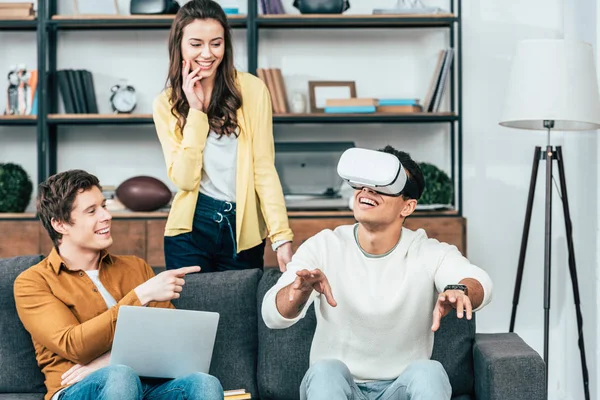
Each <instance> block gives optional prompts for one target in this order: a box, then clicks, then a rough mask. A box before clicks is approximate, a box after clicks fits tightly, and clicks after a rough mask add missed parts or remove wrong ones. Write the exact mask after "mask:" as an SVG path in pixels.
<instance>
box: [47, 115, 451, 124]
mask: <svg viewBox="0 0 600 400" xmlns="http://www.w3.org/2000/svg"><path fill="white" fill-rule="evenodd" d="M456 120H458V116H457V115H456V114H453V113H410V114H409V113H406V114H390V113H380V114H274V115H273V122H274V123H277V124H343V123H366V124H369V123H370V124H375V123H411V124H415V123H444V122H453V121H456ZM48 123H50V124H54V125H140V124H153V123H154V122H153V120H152V115H151V114H49V115H48Z"/></svg>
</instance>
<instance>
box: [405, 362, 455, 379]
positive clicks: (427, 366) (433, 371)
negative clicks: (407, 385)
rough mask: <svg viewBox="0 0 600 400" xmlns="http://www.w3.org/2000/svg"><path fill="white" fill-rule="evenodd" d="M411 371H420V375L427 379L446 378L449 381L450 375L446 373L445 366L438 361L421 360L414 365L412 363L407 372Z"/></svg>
mask: <svg viewBox="0 0 600 400" xmlns="http://www.w3.org/2000/svg"><path fill="white" fill-rule="evenodd" d="M408 370H411V371H413V370H414V371H415V372H417V371H418V374H419V375H420V376H425V377H430V378H433V377H436V376H438V377H445V378H446V379H448V374H447V373H446V370H445V369H444V366H443V365H442V364H441V363H440V362H439V361H436V360H419V361H414V362H412V363H410V365H409V366H408V368H407V371H408Z"/></svg>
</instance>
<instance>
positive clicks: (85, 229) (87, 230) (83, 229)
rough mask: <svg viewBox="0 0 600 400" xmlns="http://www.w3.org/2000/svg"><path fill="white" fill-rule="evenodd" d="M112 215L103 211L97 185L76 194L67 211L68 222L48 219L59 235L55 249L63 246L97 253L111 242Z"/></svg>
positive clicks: (103, 204)
mask: <svg viewBox="0 0 600 400" xmlns="http://www.w3.org/2000/svg"><path fill="white" fill-rule="evenodd" d="M111 220H112V216H111V215H110V213H109V212H108V211H107V210H106V199H105V198H104V196H103V195H102V192H101V191H100V189H99V188H98V187H97V186H93V187H91V188H90V189H88V190H84V191H80V192H79V193H78V194H77V197H76V198H75V202H74V203H73V208H72V211H71V223H70V224H69V223H67V222H61V221H56V220H52V226H53V227H54V229H55V230H56V231H57V232H59V233H61V234H62V239H61V242H60V245H59V248H60V247H62V246H67V247H69V248H71V249H77V250H79V251H83V252H86V251H100V250H104V249H106V248H108V247H109V246H110V245H111V244H112V242H113V239H112V236H111V234H110V225H111Z"/></svg>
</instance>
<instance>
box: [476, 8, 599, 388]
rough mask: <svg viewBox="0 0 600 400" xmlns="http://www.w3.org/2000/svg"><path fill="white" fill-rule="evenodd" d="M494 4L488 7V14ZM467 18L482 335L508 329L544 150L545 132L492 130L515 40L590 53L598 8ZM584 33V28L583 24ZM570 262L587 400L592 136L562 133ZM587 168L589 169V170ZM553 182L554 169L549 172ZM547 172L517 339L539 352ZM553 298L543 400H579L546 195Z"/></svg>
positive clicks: (592, 339)
mask: <svg viewBox="0 0 600 400" xmlns="http://www.w3.org/2000/svg"><path fill="white" fill-rule="evenodd" d="M492 5H494V6H495V7H492ZM465 11H466V15H465V26H466V28H467V29H466V31H465V39H464V40H465V48H466V49H467V50H466V51H467V52H468V53H467V56H466V59H465V70H466V71H467V73H466V76H469V77H471V79H466V80H465V100H466V101H465V118H466V124H465V148H464V157H465V158H464V162H465V164H464V168H465V179H464V187H465V214H466V216H467V218H468V220H469V228H468V229H469V233H470V234H469V235H468V249H469V256H470V258H471V259H472V260H473V261H475V262H478V263H480V264H481V265H482V266H483V267H484V268H486V269H487V270H488V271H489V272H490V274H491V275H492V278H493V280H494V283H495V289H496V292H495V297H494V300H493V302H492V304H491V305H490V306H489V307H488V309H487V310H486V312H485V313H480V314H481V315H478V329H479V331H480V332H497V331H505V330H507V329H508V326H509V321H510V314H511V307H512V296H513V288H514V282H515V276H516V267H517V262H518V255H519V247H520V242H521V235H522V229H523V220H524V214H525V205H526V200H527V194H528V187H529V179H530V174H531V162H532V157H533V148H534V146H536V145H539V146H542V147H543V146H545V145H546V137H545V133H544V132H539V133H536V132H531V131H519V130H513V129H506V128H503V127H499V126H498V125H497V121H498V120H499V119H500V116H501V113H502V107H503V99H504V91H505V90H504V88H505V87H506V84H507V78H508V73H509V68H510V62H511V58H512V54H513V51H514V49H515V45H516V43H517V41H519V40H521V39H528V38H560V37H566V38H572V39H579V40H585V41H587V42H591V43H592V44H593V45H594V46H595V45H596V38H595V14H596V10H595V4H593V2H585V1H575V2H572V1H568V2H567V1H564V2H563V1H542V0H539V1H529V2H518V3H517V2H512V3H510V2H509V3H506V2H489V1H488V2H469V6H468V7H466V10H465ZM584 21H585V22H588V23H589V24H590V25H591V28H585V29H584V28H583V22H584ZM552 138H553V139H552V144H554V145H562V146H563V150H564V157H565V170H566V179H567V187H568V195H569V202H570V209H571V219H572V222H573V228H574V234H573V236H574V242H575V259H576V261H577V269H578V277H579V286H580V292H581V300H582V306H581V308H582V312H583V316H584V337H585V340H586V343H585V344H586V346H587V349H586V350H587V351H586V355H587V358H588V368H589V372H590V377H591V379H590V380H591V390H592V391H591V393H592V396H591V397H592V398H597V390H598V389H597V385H596V381H595V379H594V377H596V376H597V372H596V371H597V351H596V347H597V346H596V342H597V334H596V325H597V313H596V307H597V306H596V298H595V296H596V295H595V293H596V288H597V284H596V279H595V276H596V272H595V270H596V251H595V248H594V246H595V245H596V231H597V226H598V224H597V218H596V216H595V213H594V212H592V213H590V210H595V209H596V204H597V199H598V197H597V193H596V191H595V190H594V191H592V193H591V194H590V193H585V190H586V189H589V187H590V182H596V180H597V179H596V174H597V171H596V167H595V166H596V165H597V160H598V155H597V154H596V150H595V149H596V148H597V139H596V132H587V133H586V132H581V133H579V132H577V133H568V134H567V133H564V134H563V133H561V132H558V133H556V134H553V136H552ZM590 166H594V167H593V168H591V169H590V168H589V167H590ZM554 176H555V180H556V182H557V183H558V171H557V169H556V164H555V169H554ZM544 190H545V185H544V164H543V163H542V164H540V171H539V175H538V181H537V187H536V197H535V201H534V212H533V217H532V223H531V229H530V236H529V246H528V252H527V258H526V263H525V273H524V277H523V287H522V290H521V298H520V301H519V307H518V313H517V322H516V328H515V330H516V332H517V333H519V334H520V335H521V336H522V337H523V338H524V339H525V340H526V341H527V342H528V343H529V344H530V345H531V346H533V347H534V348H535V349H536V350H537V351H538V352H539V353H540V354H543V323H544V318H543V316H544V313H543V278H544V275H543V251H544V248H543V246H544V242H543V234H544ZM553 202H554V208H553V217H552V218H553V235H552V246H553V248H552V260H553V263H552V290H551V313H550V355H549V364H550V376H549V382H550V384H549V387H550V393H549V398H550V399H580V398H583V389H582V382H581V365H580V358H579V351H578V347H577V330H576V319H575V308H574V305H573V295H572V288H571V282H570V277H569V272H568V264H567V249H566V241H565V227H564V218H563V214H562V208H561V207H562V205H561V202H560V198H559V195H558V191H557V189H556V187H555V188H554V189H553Z"/></svg>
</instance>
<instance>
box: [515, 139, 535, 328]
mask: <svg viewBox="0 0 600 400" xmlns="http://www.w3.org/2000/svg"><path fill="white" fill-rule="evenodd" d="M540 158H541V147H539V146H536V147H535V150H534V152H533V163H532V167H531V180H530V182H529V195H528V196H527V208H526V210H525V222H524V224H523V236H522V238H521V250H520V252H519V265H518V267H517V279H516V281H515V290H514V295H513V306H512V312H511V316H510V328H509V332H514V329H515V319H516V317H517V305H518V304H519V296H520V293H521V281H522V279H523V268H524V266H525V255H526V253H527V241H528V240H529V227H530V225H531V212H532V210H533V198H534V196H535V184H536V180H537V173H538V167H539V164H540Z"/></svg>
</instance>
